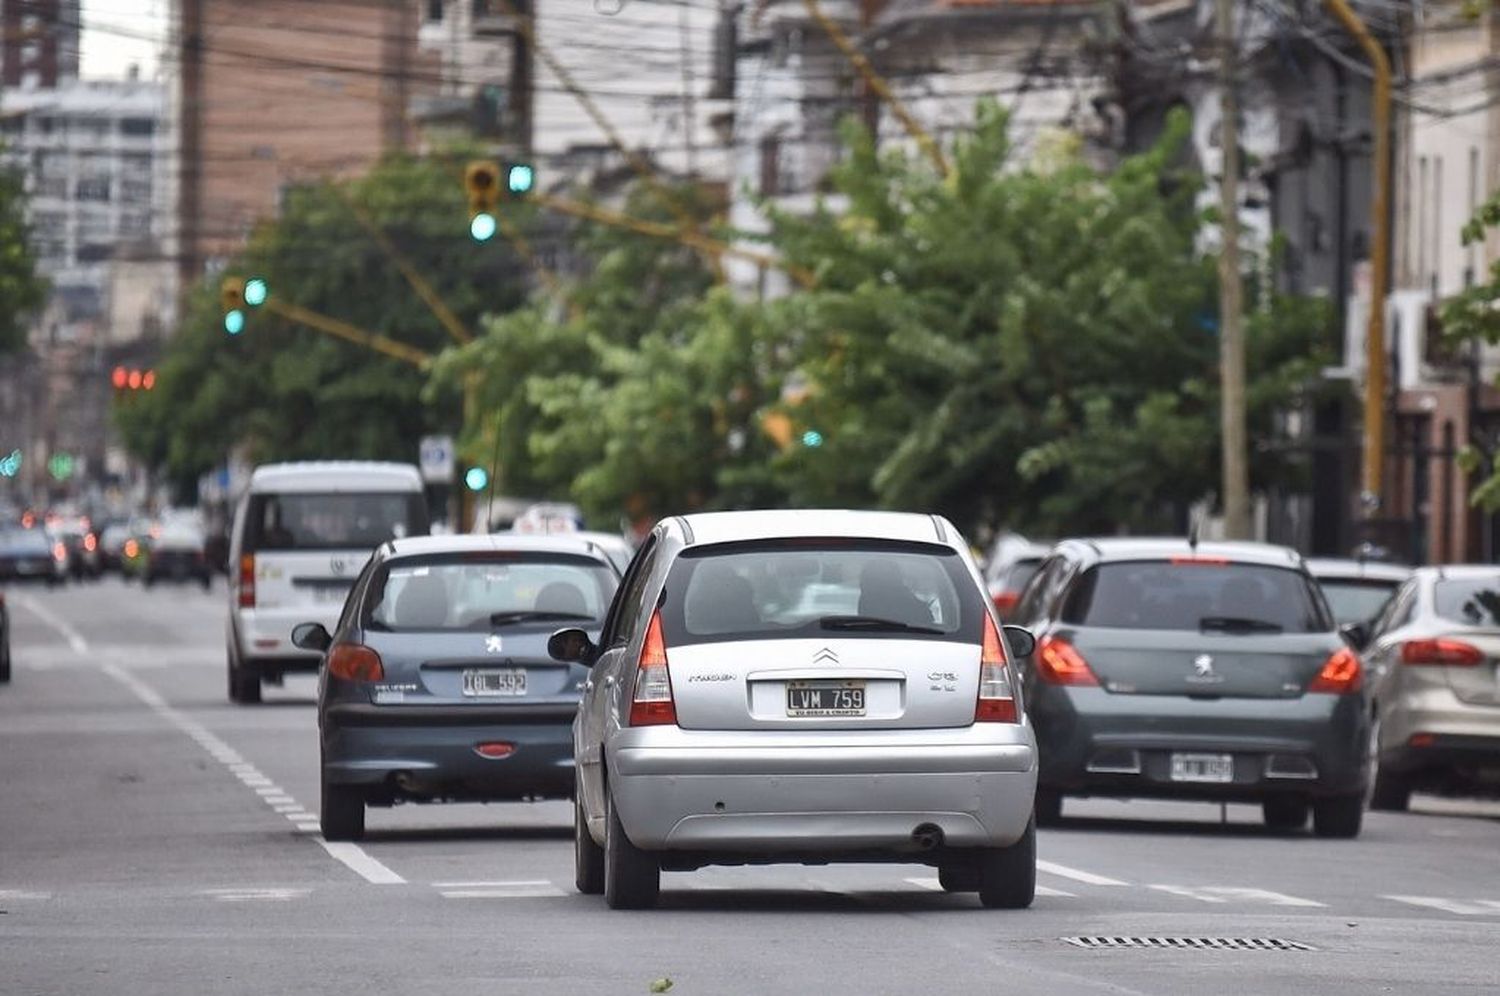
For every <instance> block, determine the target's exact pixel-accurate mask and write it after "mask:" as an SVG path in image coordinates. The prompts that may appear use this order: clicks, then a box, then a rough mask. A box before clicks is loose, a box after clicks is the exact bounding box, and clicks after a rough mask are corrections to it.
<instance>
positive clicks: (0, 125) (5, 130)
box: [0, 114, 26, 135]
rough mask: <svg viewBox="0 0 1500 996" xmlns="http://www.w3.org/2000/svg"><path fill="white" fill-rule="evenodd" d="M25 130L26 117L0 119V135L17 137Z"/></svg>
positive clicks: (14, 116)
mask: <svg viewBox="0 0 1500 996" xmlns="http://www.w3.org/2000/svg"><path fill="white" fill-rule="evenodd" d="M25 128H26V115H24V114H16V115H12V116H6V117H0V135H19V134H21V132H22V131H24V130H25Z"/></svg>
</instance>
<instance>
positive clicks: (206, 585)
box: [198, 574, 214, 591]
mask: <svg viewBox="0 0 1500 996" xmlns="http://www.w3.org/2000/svg"><path fill="white" fill-rule="evenodd" d="M198 580H199V583H200V584H202V585H203V590H204V591H212V590H213V587H214V582H213V578H211V577H209V576H208V575H207V574H205V575H203V577H201V578H199V579H198Z"/></svg>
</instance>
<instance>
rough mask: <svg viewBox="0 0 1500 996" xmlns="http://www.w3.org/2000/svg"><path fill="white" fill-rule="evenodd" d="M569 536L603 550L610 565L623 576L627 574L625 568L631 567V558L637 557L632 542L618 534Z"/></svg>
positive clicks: (591, 533) (585, 533) (581, 533)
mask: <svg viewBox="0 0 1500 996" xmlns="http://www.w3.org/2000/svg"><path fill="white" fill-rule="evenodd" d="M567 535H571V536H572V537H573V538H574V539H579V540H583V541H584V542H586V543H592V544H594V546H597V547H598V548H599V549H600V550H603V551H604V555H605V556H607V557H608V558H609V560H610V563H612V564H614V565H615V568H616V569H618V570H619V572H620V573H621V574H623V573H625V568H626V567H628V566H630V558H631V557H633V556H635V547H633V546H631V545H630V542H629V541H628V540H626V539H625V537H623V536H621V535H619V534H618V533H595V532H588V531H580V532H576V533H569V534H567Z"/></svg>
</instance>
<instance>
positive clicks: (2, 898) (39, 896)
mask: <svg viewBox="0 0 1500 996" xmlns="http://www.w3.org/2000/svg"><path fill="white" fill-rule="evenodd" d="M51 898H52V893H50V892H37V891H35V890H33V889H0V902H6V901H9V900H17V901H26V900H46V899H51Z"/></svg>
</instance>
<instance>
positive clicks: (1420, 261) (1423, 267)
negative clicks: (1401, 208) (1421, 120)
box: [1413, 156, 1427, 284]
mask: <svg viewBox="0 0 1500 996" xmlns="http://www.w3.org/2000/svg"><path fill="white" fill-rule="evenodd" d="M1413 230H1414V233H1415V234H1416V238H1417V283H1419V284H1425V283H1426V282H1427V157H1426V156H1419V157H1417V223H1416V225H1415V226H1414V229H1413Z"/></svg>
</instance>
